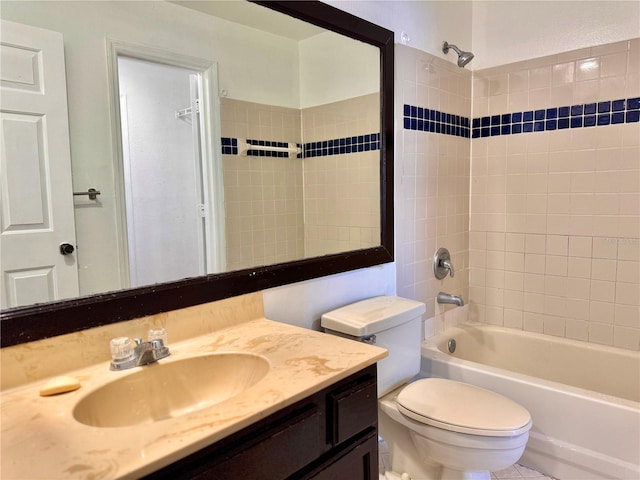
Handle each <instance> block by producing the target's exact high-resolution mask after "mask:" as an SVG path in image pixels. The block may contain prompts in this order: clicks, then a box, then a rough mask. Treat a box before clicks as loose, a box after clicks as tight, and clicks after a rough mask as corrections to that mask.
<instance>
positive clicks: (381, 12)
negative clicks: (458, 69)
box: [322, 0, 472, 63]
mask: <svg viewBox="0 0 640 480" xmlns="http://www.w3.org/2000/svg"><path fill="white" fill-rule="evenodd" d="M322 1H324V2H325V3H328V4H330V5H332V6H334V7H336V8H339V9H341V10H344V11H346V12H349V13H352V14H354V15H357V16H359V17H361V18H364V19H366V20H369V21H370V22H373V23H375V24H377V25H381V26H383V27H385V28H387V29H389V30H391V31H393V32H394V34H395V43H405V42H403V40H402V34H403V33H405V34H406V35H407V36H408V37H409V39H410V40H409V41H408V42H407V43H406V44H407V45H409V46H410V47H413V48H417V49H419V50H422V51H425V52H427V53H430V54H432V55H435V56H437V57H441V58H445V59H447V60H448V61H450V62H453V63H455V62H456V61H457V56H455V55H454V54H453V53H449V54H448V55H445V54H444V53H442V42H443V41H445V40H446V41H448V42H449V43H454V44H456V45H458V46H459V47H460V48H462V49H463V50H470V49H471V41H472V35H471V3H472V2H471V1H470V0H461V1H424V0H414V1H407V0H386V1H385V0H382V1H375V0H362V1H360V0H322Z"/></svg>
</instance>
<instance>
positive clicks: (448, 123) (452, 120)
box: [403, 104, 471, 138]
mask: <svg viewBox="0 0 640 480" xmlns="http://www.w3.org/2000/svg"><path fill="white" fill-rule="evenodd" d="M403 113H404V118H403V126H404V128H405V130H418V131H421V132H431V133H441V134H444V135H454V136H456V137H463V138H469V137H470V135H471V129H470V121H469V118H467V117H464V116H461V115H454V114H452V113H445V112H441V111H439V110H432V109H429V108H423V107H417V106H415V105H408V104H405V105H404V107H403Z"/></svg>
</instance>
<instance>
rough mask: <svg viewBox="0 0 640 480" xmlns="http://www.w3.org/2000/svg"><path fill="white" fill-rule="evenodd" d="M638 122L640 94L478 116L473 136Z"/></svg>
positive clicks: (474, 120)
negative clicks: (638, 95)
mask: <svg viewBox="0 0 640 480" xmlns="http://www.w3.org/2000/svg"><path fill="white" fill-rule="evenodd" d="M638 121H640V97H636V98H627V99H619V100H607V101H602V102H591V103H584V104H581V105H571V106H568V105H567V106H562V107H552V108H546V109H540V110H529V111H526V112H514V113H507V114H504V115H494V116H486V117H480V118H474V119H473V120H472V125H471V128H472V134H471V138H484V137H494V136H497V135H516V134H519V133H530V132H545V131H552V130H564V129H571V128H588V127H595V126H600V127H602V126H606V125H617V124H621V123H635V122H638Z"/></svg>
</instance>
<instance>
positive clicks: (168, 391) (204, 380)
mask: <svg viewBox="0 0 640 480" xmlns="http://www.w3.org/2000/svg"><path fill="white" fill-rule="evenodd" d="M268 371H269V362H268V361H267V360H266V359H265V358H263V357H261V356H259V355H253V354H248V353H220V354H211V355H203V356H199V357H190V358H185V359H182V360H176V361H173V362H168V363H163V362H162V361H160V362H159V363H152V364H150V365H147V366H144V367H141V368H139V369H138V371H136V372H135V373H131V374H127V372H117V374H119V375H122V377H121V378H118V379H117V380H114V381H112V382H110V383H108V384H106V385H104V386H102V387H100V388H98V389H97V390H94V391H93V392H91V393H90V394H88V395H87V396H86V397H84V398H83V399H82V400H80V401H79V402H78V404H77V405H76V407H75V408H74V410H73V416H74V418H75V419H76V420H77V421H78V422H80V423H84V424H85V425H90V426H94V427H125V426H131V425H138V424H143V423H153V422H159V421H162V420H167V419H169V418H175V417H180V416H182V415H186V414H188V413H191V412H195V411H197V410H201V409H203V408H207V407H210V406H212V405H216V404H218V403H221V402H223V401H225V400H229V399H230V398H233V397H235V396H236V395H239V394H241V393H242V392H244V391H245V390H246V389H248V388H250V387H251V386H253V385H255V383H256V382H258V381H259V380H260V379H262V378H263V377H264V376H265V375H266V374H267V372H268Z"/></svg>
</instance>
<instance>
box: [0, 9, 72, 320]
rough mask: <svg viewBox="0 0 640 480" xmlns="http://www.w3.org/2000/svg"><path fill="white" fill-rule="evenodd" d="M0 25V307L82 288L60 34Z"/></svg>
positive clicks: (65, 295) (57, 296) (45, 299)
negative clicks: (66, 249)
mask: <svg viewBox="0 0 640 480" xmlns="http://www.w3.org/2000/svg"><path fill="white" fill-rule="evenodd" d="M1 22H2V23H1V24H0V28H1V29H0V145H1V146H2V148H1V159H0V250H1V252H0V255H1V260H2V265H1V269H2V277H1V279H0V282H1V285H0V287H1V288H0V290H1V298H0V301H1V305H0V306H1V307H2V308H8V307H16V306H21V305H29V304H33V303H38V302H48V301H52V300H58V299H63V298H69V297H75V296H77V295H78V293H79V289H78V270H77V265H76V254H75V252H74V253H70V254H67V255H62V254H61V252H60V244H63V243H68V244H70V245H72V246H73V247H75V242H76V240H75V224H74V212H73V191H72V184H71V154H70V148H69V123H68V115H67V89H66V78H65V64H64V47H63V40H62V34H60V33H58V32H53V31H49V30H44V29H41V28H34V27H31V26H28V25H22V24H19V23H13V22H8V21H5V20H2V21H1Z"/></svg>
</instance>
